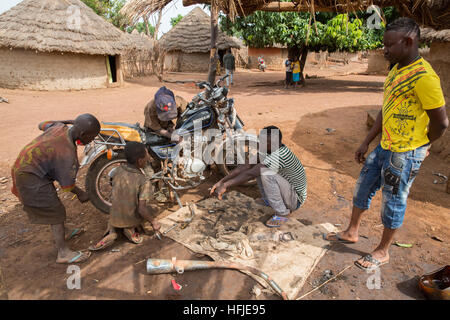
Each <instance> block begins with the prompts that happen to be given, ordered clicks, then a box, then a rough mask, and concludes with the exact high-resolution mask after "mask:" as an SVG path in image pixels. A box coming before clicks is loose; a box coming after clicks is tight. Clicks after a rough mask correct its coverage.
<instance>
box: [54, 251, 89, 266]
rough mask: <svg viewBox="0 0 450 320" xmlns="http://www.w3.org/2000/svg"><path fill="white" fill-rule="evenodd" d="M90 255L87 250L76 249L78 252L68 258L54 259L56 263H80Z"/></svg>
mask: <svg viewBox="0 0 450 320" xmlns="http://www.w3.org/2000/svg"><path fill="white" fill-rule="evenodd" d="M90 256H91V253H90V252H89V251H78V254H77V255H76V256H75V257H73V258H72V259H69V260H58V259H56V263H65V264H71V263H81V262H84V261H86V260H87V259H89V257H90Z"/></svg>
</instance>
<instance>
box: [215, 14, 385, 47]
mask: <svg viewBox="0 0 450 320" xmlns="http://www.w3.org/2000/svg"><path fill="white" fill-rule="evenodd" d="M361 16H362V17H363V16H364V14H363V13H362V14H361ZM315 20H316V23H314V18H311V15H310V14H309V13H306V12H282V13H278V12H263V11H256V12H255V13H253V14H251V15H249V16H246V17H237V18H236V19H235V21H234V22H231V21H230V20H229V19H228V18H227V17H225V16H222V17H221V21H220V24H221V29H222V30H223V31H225V32H226V33H228V34H229V35H234V36H237V37H240V38H242V39H243V40H244V41H245V43H246V44H247V45H249V46H252V47H257V48H263V47H270V46H274V45H275V44H281V45H285V46H287V47H302V46H304V45H307V46H308V47H310V49H311V50H315V51H319V50H328V51H330V52H333V51H336V50H339V51H357V50H366V49H373V48H377V47H381V46H382V39H383V33H384V24H382V29H379V30H375V29H368V28H367V27H366V26H365V23H364V21H363V20H362V19H359V18H357V17H356V16H351V15H347V14H339V15H336V14H333V13H329V12H328V13H316V15H315Z"/></svg>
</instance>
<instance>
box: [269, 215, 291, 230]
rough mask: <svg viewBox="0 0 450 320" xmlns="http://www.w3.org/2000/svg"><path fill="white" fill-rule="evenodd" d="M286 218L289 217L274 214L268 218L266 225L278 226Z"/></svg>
mask: <svg viewBox="0 0 450 320" xmlns="http://www.w3.org/2000/svg"><path fill="white" fill-rule="evenodd" d="M288 220H289V218H286V217H281V216H277V215H276V214H274V215H273V216H272V217H271V218H270V219H269V220H267V221H266V226H267V227H269V228H278V227H281V225H282V224H284V223H285V222H287V221H288Z"/></svg>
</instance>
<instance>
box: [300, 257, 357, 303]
mask: <svg viewBox="0 0 450 320" xmlns="http://www.w3.org/2000/svg"><path fill="white" fill-rule="evenodd" d="M352 266H353V265H349V266H347V267H345V268H344V270H342V271H341V272H339V273H338V274H337V275H335V276H334V277H333V278H331V279H328V280H327V281H325V282H324V283H322V284H321V285H320V286H318V287H315V288H314V289H312V290H311V291H309V292H308V293H305V294H304V295H302V296H301V297H300V298H297V299H295V300H300V299H303V298H304V297H306V296H307V295H309V294H310V293H312V292H314V291H316V290H318V289H319V288H321V287H323V286H324V285H326V284H327V283H328V282H330V281H331V280H334V279H336V278H337V277H339V276H340V275H341V274H343V273H344V271H345V270H347V269H348V268H350V267H352Z"/></svg>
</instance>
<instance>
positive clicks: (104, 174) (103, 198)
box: [86, 151, 127, 213]
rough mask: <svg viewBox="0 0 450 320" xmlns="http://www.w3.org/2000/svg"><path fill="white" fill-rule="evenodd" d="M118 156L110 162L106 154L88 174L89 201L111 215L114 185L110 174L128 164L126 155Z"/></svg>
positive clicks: (92, 166) (96, 160) (120, 153)
mask: <svg viewBox="0 0 450 320" xmlns="http://www.w3.org/2000/svg"><path fill="white" fill-rule="evenodd" d="M118 153H119V154H118V156H116V157H114V159H112V160H108V158H107V156H106V154H103V155H101V156H100V157H98V158H97V159H95V161H94V162H93V163H92V164H91V166H90V167H89V169H88V172H87V174H86V192H87V193H88V194H89V200H90V201H91V203H92V204H93V205H94V206H95V207H96V208H97V209H99V210H100V211H102V212H104V213H109V211H110V208H111V201H110V196H111V191H112V184H111V178H110V177H109V175H108V174H109V173H110V172H111V170H112V169H114V168H117V167H118V166H120V165H123V164H125V163H127V160H126V159H125V153H124V152H123V151H119V152H118Z"/></svg>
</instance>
